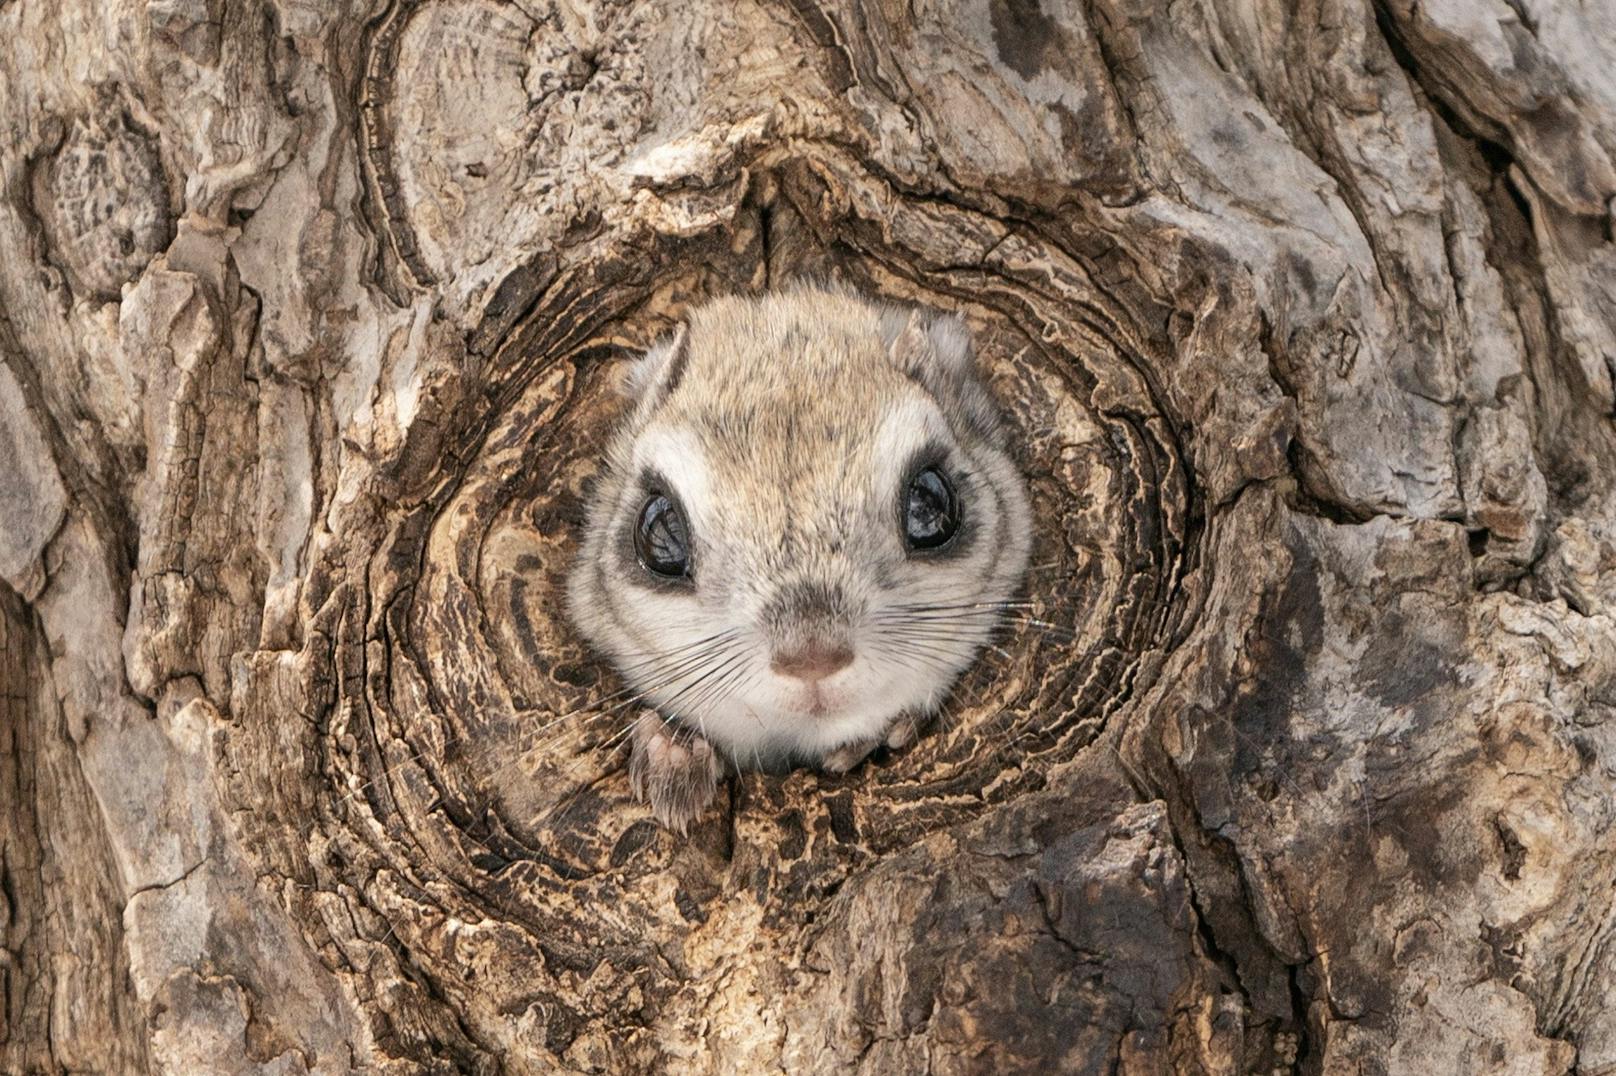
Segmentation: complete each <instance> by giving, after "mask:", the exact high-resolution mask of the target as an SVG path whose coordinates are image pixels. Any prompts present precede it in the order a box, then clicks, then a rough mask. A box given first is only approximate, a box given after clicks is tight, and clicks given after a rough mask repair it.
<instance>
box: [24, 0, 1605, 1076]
mask: <svg viewBox="0 0 1616 1076" xmlns="http://www.w3.org/2000/svg"><path fill="white" fill-rule="evenodd" d="M338 6H339V5H336V4H324V3H308V2H304V0H270V2H268V3H263V4H250V3H226V2H224V0H147V2H145V3H136V2H129V0H126V2H121V3H118V2H114V3H102V2H91V0H62V2H61V3H44V2H30V0H14V2H12V3H9V4H6V3H0V31H3V38H0V169H3V190H0V249H3V250H4V251H6V252H7V254H8V257H7V258H6V259H4V263H3V265H0V359H3V363H0V577H3V581H4V582H3V585H0V717H3V728H0V896H3V900H0V943H3V945H0V998H3V1010H0V1011H3V1017H0V1068H3V1070H4V1071H6V1072H50V1073H56V1072H68V1071H73V1072H83V1071H99V1072H116V1073H123V1072H140V1071H154V1072H171V1073H197V1072H209V1073H214V1072H217V1073H235V1072H259V1071H263V1072H273V1073H302V1072H317V1073H346V1072H351V1071H364V1072H399V1073H406V1072H457V1071H468V1072H479V1073H495V1072H504V1073H541V1072H553V1071H609V1072H619V1071H633V1072H637V1071H658V1072H660V1071H671V1072H753V1071H763V1070H765V1069H775V1068H783V1069H785V1070H787V1071H792V1072H799V1071H800V1072H844V1071H856V1072H871V1073H875V1072H880V1073H887V1072H921V1071H932V1072H938V1073H949V1072H959V1073H966V1072H1009V1071H1043V1072H1126V1073H1154V1072H1178V1073H1244V1072H1269V1071H1276V1070H1283V1071H1300V1072H1304V1073H1335V1072H1370V1073H1373V1072H1408V1073H1433V1074H1445V1073H1452V1074H1470V1073H1480V1072H1509V1073H1520V1074H1536V1073H1562V1072H1572V1071H1575V1072H1578V1073H1581V1074H1583V1076H1593V1074H1599V1073H1606V1074H1608V1073H1616V1001H1613V1000H1612V998H1616V887H1613V879H1616V621H1613V619H1612V617H1613V614H1612V608H1613V599H1616V424H1613V413H1616V395H1613V394H1616V385H1613V379H1616V242H1613V239H1616V237H1613V234H1612V233H1613V229H1616V164H1613V163H1612V162H1613V158H1616V14H1613V13H1612V8H1611V7H1610V6H1609V5H1608V4H1600V3H1585V4H1578V3H1573V2H1572V0H1426V2H1422V3H1416V2H1415V0H1303V2H1301V3H1300V4H1296V3H1291V2H1288V0H1184V2H1179V3H1174V4H1167V3H1163V2H1160V0H1157V2H1150V0H986V2H984V3H972V4H966V3H949V2H940V3H939V2H927V3H909V4H900V3H892V2H886V3H877V2H875V0H832V2H828V3H819V2H818V0H789V2H787V0H764V2H761V3H754V2H750V0H741V2H739V3H731V2H730V0H690V2H687V3H666V4H646V5H639V4H628V5H624V4H617V3H606V2H604V0H599V2H597V0H579V2H576V3H564V4H561V3H558V4H551V3H548V2H547V0H523V2H520V3H508V2H501V0H438V2H430V0H391V3H390V4H389V5H387V6H385V7H379V8H377V9H375V10H363V9H359V8H354V9H351V10H345V11H344V10H338ZM805 274H813V275H821V276H834V277H838V278H840V279H844V280H847V281H849V282H851V283H853V284H855V285H857V286H858V287H860V288H862V289H864V290H865V291H867V292H869V293H871V294H875V295H879V296H884V297H889V298H892V299H895V300H898V301H904V302H919V303H923V304H926V305H929V306H932V307H934V308H940V309H948V310H958V311H960V312H961V313H963V314H964V316H965V317H966V318H967V320H968V321H969V322H970V324H971V325H972V327H973V328H974V329H975V331H976V333H977V337H978V340H979V344H980V350H981V352H982V353H983V355H984V357H985V359H986V361H987V362H988V363H989V364H990V365H991V369H992V370H993V380H994V384H995V387H996V389H997V390H998V392H999V394H1000V396H1001V397H1002V398H1003V400H1004V402H1005V404H1006V408H1007V410H1008V412H1009V415H1010V418H1011V420H1012V425H1013V427H1014V429H1015V432H1016V437H1015V440H1016V444H1017V451H1018V453H1019V455H1020V460H1021V462H1022V464H1023V465H1024V467H1025V470H1026V473H1027V475H1028V480H1029V482H1030V484H1031V487H1032V491H1033V496H1034V501H1035V504H1036V505H1037V515H1038V519H1037V525H1038V533H1037V536H1036V544H1035V552H1034V555H1033V564H1034V565H1035V567H1034V568H1033V570H1032V573H1031V575H1030V582H1029V588H1028V589H1029V592H1030V597H1031V598H1032V599H1033V600H1035V601H1036V602H1037V603H1038V604H1039V608H1040V610H1041V611H1040V614H1039V617H1038V620H1039V621H1040V622H1041V623H1037V624H1024V625H1021V626H1020V627H1018V628H1017V629H1016V630H1013V631H1007V632H1006V634H1005V637H1004V638H1003V639H1002V640H1001V642H1000V645H999V646H998V647H997V648H996V649H995V650H994V651H992V652H991V653H989V654H988V655H987V656H986V658H985V659H984V661H983V662H982V663H981V664H980V666H979V667H978V668H976V669H975V670H973V672H972V673H971V674H970V675H969V677H968V678H967V680H966V681H965V682H964V683H963V684H962V685H961V686H960V688H959V689H958V690H957V691H956V692H955V694H954V696H953V698H952V700H951V701H950V703H949V705H948V709H947V715H946V720H945V721H944V722H943V724H942V726H941V727H940V728H939V729H938V730H936V731H934V732H933V733H932V734H931V735H929V736H927V737H926V738H924V739H923V740H922V741H920V742H919V743H918V744H917V745H916V746H915V747H913V748H911V749H910V750H908V751H905V752H902V753H895V754H892V755H890V756H889V757H879V758H877V759H874V760H872V761H871V762H870V763H867V764H866V765H865V766H863V767H861V768H860V769H858V770H857V771H855V772H854V773H852V774H849V775H847V776H844V777H836V778H833V777H829V776H823V775H819V774H815V773H810V772H798V773H792V774H789V775H784V776H769V775H762V774H745V775H742V776H740V777H738V778H734V779H732V780H731V781H730V783H729V786H728V788H729V793H728V795H727V797H722V796H721V804H720V807H719V809H717V810H714V811H712V812H709V814H708V815H706V816H705V817H704V819H703V821H702V823H701V824H700V825H699V826H698V827H697V828H696V830H695V831H694V832H693V833H692V834H691V835H690V836H689V837H686V838H679V837H676V836H674V835H671V834H669V833H667V832H664V831H662V830H660V829H659V828H657V827H656V826H655V825H654V824H653V823H652V822H651V821H650V820H649V819H648V818H647V817H646V812H645V810H644V809H643V808H642V807H640V806H638V805H636V804H635V803H634V802H633V800H632V797H631V795H630V791H629V787H628V781H627V777H626V772H625V766H624V762H625V755H624V752H623V750H622V749H621V744H622V739H621V736H620V735H619V733H620V732H621V730H622V728H623V727H624V725H625V722H626V718H625V717H624V715H623V713H622V711H621V710H614V708H613V705H612V703H611V702H610V701H609V700H611V699H612V698H613V697H614V692H615V691H616V690H617V688H616V685H615V681H614V679H613V678H612V676H611V675H610V674H609V673H608V672H607V671H606V670H605V669H604V668H603V667H602V666H601V665H600V663H598V662H596V661H595V660H593V659H592V658H591V657H590V656H589V655H588V654H587V653H586V652H585V650H584V649H583V648H582V646H581V645H580V643H579V641H578V639H577V638H576V636H575V635H574V633H573V632H572V630H571V629H570V627H569V625H568V624H567V623H566V621H565V619H564V618H563V617H562V615H561V613H560V606H559V601H558V594H559V591H558V587H559V586H560V582H561V580H562V579H563V578H564V575H565V572H566V569H567V565H568V558H569V556H570V555H571V550H572V549H573V543H574V537H573V534H572V528H573V526H574V524H575V521H576V519H577V516H578V510H579V491H580V489H581V487H582V485H583V483H584V482H585V480H586V479H587V477H588V475H589V474H590V473H591V472H592V471H593V470H594V469H595V467H596V466H597V465H598V459H599V451H600V446H601V443H602V440H603V436H604V434H605V433H606V432H607V430H608V429H609V428H610V426H611V424H612V421H613V419H614V416H615V414H616V409H617V406H618V405H617V404H616V402H615V399H614V397H613V395H612V393H611V392H610V391H609V389H608V386H609V383H610V381H611V374H612V372H613V370H614V368H615V367H616V366H617V364H618V363H620V362H621V361H622V360H623V359H624V357H625V356H626V355H628V354H629V353H630V352H631V350H632V349H634V348H637V347H641V346H643V345H645V344H646V343H647V342H648V341H649V340H650V339H652V338H653V337H655V336H656V335H658V334H659V333H661V332H664V331H666V330H667V329H669V328H670V327H671V326H672V325H673V324H675V322H676V320H677V319H678V317H679V316H680V314H681V312H682V311H684V310H686V309H687V308H688V307H690V306H691V305H692V304H694V303H698V302H700V301H701V300H702V299H704V298H706V297H709V296H714V295H719V294H725V293H730V292H756V291H761V290H764V289H766V288H769V287H771V286H773V285H776V284H778V283H780V282H783V281H785V280H788V279H790V278H792V277H797V276H802V275H805Z"/></svg>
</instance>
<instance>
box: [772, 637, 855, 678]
mask: <svg viewBox="0 0 1616 1076" xmlns="http://www.w3.org/2000/svg"><path fill="white" fill-rule="evenodd" d="M851 664H853V651H852V649H851V648H849V647H848V646H847V644H846V643H808V644H806V645H804V646H800V647H797V648H795V649H793V650H787V651H776V652H775V655H774V657H773V658H772V659H771V660H770V661H769V668H771V669H773V670H774V671H775V672H777V673H779V674H780V675H781V676H795V677H796V678H797V679H799V680H823V679H824V678H825V677H827V676H829V675H830V674H831V673H833V672H836V671H837V670H839V669H845V668H847V667H848V666H849V665H851Z"/></svg>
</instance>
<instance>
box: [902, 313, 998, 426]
mask: <svg viewBox="0 0 1616 1076" xmlns="http://www.w3.org/2000/svg"><path fill="white" fill-rule="evenodd" d="M882 333H883V335H884V336H885V337H886V338H887V340H888V344H887V354H888V355H889V356H890V357H891V359H892V363H893V365H894V366H896V367H897V368H898V369H900V370H902V371H903V372H904V373H905V374H907V375H908V376H909V377H912V378H914V379H915V380H916V381H918V382H919V383H920V384H921V385H923V386H925V388H926V391H928V392H930V393H931V395H932V398H933V399H935V400H936V401H937V402H938V403H939V404H940V405H942V407H943V410H944V411H946V412H948V413H949V414H950V415H951V416H953V417H954V418H955V419H956V420H957V421H959V422H960V423H961V424H962V425H963V426H964V427H965V428H967V429H970V430H971V431H973V432H974V433H976V434H978V435H980V436H984V437H991V436H995V435H996V431H997V430H998V428H999V418H998V409H997V407H996V405H995V404H994V403H993V401H992V399H991V398H990V397H989V396H988V394H987V391H986V390H985V389H984V388H983V387H982V382H981V379H980V376H979V372H978V370H977V367H976V350H975V349H974V348H973V347H972V346H971V333H970V330H969V329H967V328H966V327H965V321H964V319H963V318H961V317H960V316H959V315H958V314H928V313H926V312H925V311H922V310H913V311H910V312H909V314H908V315H907V317H905V315H904V313H903V312H902V311H893V312H891V313H890V314H888V315H887V317H886V318H884V319H883V324H882Z"/></svg>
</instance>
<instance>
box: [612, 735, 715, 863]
mask: <svg viewBox="0 0 1616 1076" xmlns="http://www.w3.org/2000/svg"><path fill="white" fill-rule="evenodd" d="M723 772H724V762H723V760H722V759H721V758H719V757H718V752H717V751H715V750H713V745H712V744H710V743H708V742H707V741H706V740H705V739H704V738H702V737H701V736H700V735H698V734H697V733H696V731H695V730H694V729H686V728H681V727H680V726H678V725H675V724H673V723H672V722H670V721H668V720H667V719H665V718H664V717H663V716H662V715H661V714H659V713H657V712H656V711H655V710H646V711H644V712H643V713H641V714H640V718H639V720H638V721H636V722H635V724H634V747H633V750H632V752H631V753H630V755H629V763H628V779H629V785H630V787H632V788H633V789H634V798H635V799H638V800H640V801H641V802H649V803H650V805H651V814H652V815H654V816H655V817H656V820H657V821H658V822H660V823H662V825H663V826H664V827H666V828H667V829H670V830H673V831H674V832H675V833H679V834H684V833H686V832H687V831H688V830H689V829H690V823H691V822H693V821H695V820H696V818H697V817H698V816H699V815H700V814H701V812H702V811H704V810H706V809H707V805H708V804H710V803H712V802H713V797H714V796H715V795H716V794H717V792H718V779H719V777H721V776H722V775H723Z"/></svg>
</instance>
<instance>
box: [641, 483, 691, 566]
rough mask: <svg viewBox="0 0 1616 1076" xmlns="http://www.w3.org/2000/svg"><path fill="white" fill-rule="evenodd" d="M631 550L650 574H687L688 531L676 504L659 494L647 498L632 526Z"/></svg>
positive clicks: (688, 556) (688, 553)
mask: <svg viewBox="0 0 1616 1076" xmlns="http://www.w3.org/2000/svg"><path fill="white" fill-rule="evenodd" d="M634 552H635V553H636V554H638V555H639V558H640V564H641V565H642V566H643V567H644V568H645V570H646V571H648V572H651V573H652V574H653V575H660V576H665V577H667V578H670V579H679V578H684V577H685V576H688V575H689V574H690V531H689V530H688V529H687V528H686V527H685V517H684V514H683V513H682V512H680V511H679V506H678V505H676V504H674V503H673V502H672V501H670V500H669V499H668V498H667V497H666V496H665V495H663V494H661V493H653V494H651V496H650V497H648V498H646V501H645V504H644V506H642V507H641V508H640V521H639V522H638V523H636V524H635V525H634Z"/></svg>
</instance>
